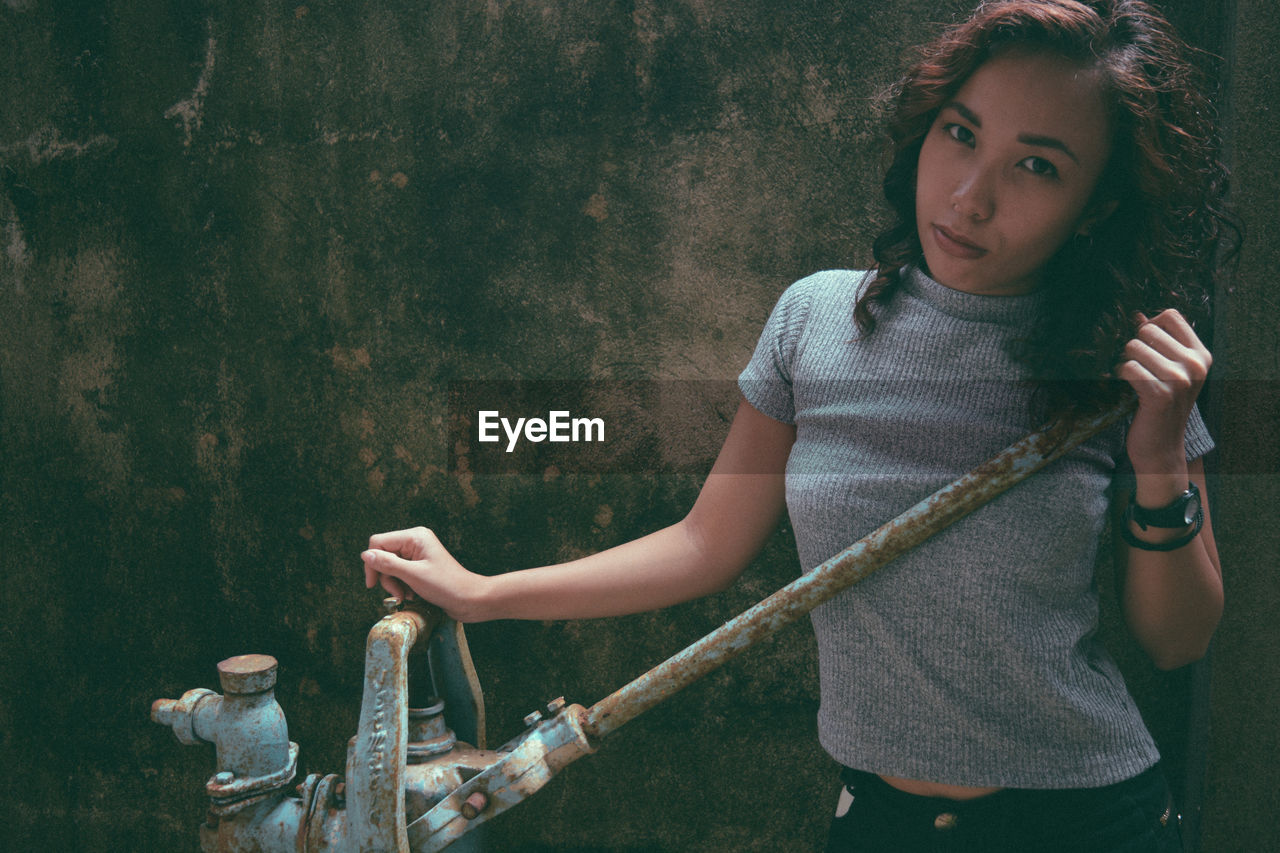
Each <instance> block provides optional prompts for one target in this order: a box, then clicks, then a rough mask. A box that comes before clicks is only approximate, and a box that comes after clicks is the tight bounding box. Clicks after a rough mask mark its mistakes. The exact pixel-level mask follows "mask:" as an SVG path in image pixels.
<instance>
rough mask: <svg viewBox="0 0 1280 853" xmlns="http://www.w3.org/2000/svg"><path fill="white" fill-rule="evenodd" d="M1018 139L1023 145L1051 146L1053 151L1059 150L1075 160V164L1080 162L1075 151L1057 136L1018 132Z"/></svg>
mask: <svg viewBox="0 0 1280 853" xmlns="http://www.w3.org/2000/svg"><path fill="white" fill-rule="evenodd" d="M1018 141H1019V142H1021V143H1022V144H1023V145H1035V146H1037V147H1039V148H1052V149H1054V150H1055V151H1061V152H1062V153H1063V154H1066V155H1067V156H1068V157H1070V158H1071V159H1072V160H1075V161H1076V163H1077V164H1079V163H1080V158H1079V157H1077V156H1076V154H1075V152H1074V151H1072V150H1071V146H1069V145H1067V143H1065V142H1063V141H1062V140H1061V139H1058V138H1057V137H1053V136H1036V135H1035V134H1031V133H1020V134H1018Z"/></svg>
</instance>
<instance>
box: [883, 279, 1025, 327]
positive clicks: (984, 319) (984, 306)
mask: <svg viewBox="0 0 1280 853" xmlns="http://www.w3.org/2000/svg"><path fill="white" fill-rule="evenodd" d="M902 284H903V287H904V289H905V290H906V291H907V293H910V294H911V295H912V296H914V297H915V298H917V299H919V300H921V301H922V302H924V303H926V304H928V305H930V306H932V307H933V308H935V309H937V310H938V311H941V312H942V313H943V314H946V315H948V316H951V317H956V318H959V319H961V320H973V321H976V322H979V323H997V324H999V325H1002V326H1026V325H1028V324H1030V323H1031V322H1032V321H1034V320H1035V318H1036V315H1037V313H1038V312H1039V310H1040V307H1041V306H1042V305H1043V304H1044V294H1043V293H1042V292H1040V291H1033V292H1031V293H1026V294H1021V295H1018V296H987V295H979V294H975V293H966V292H965V291H963V290H955V289H953V288H950V287H947V286H946V285H945V284H941V283H940V282H937V281H935V280H934V279H932V278H930V277H929V275H928V274H927V273H925V272H924V270H922V269H920V267H919V266H916V265H911V266H907V267H904V268H903V270H902Z"/></svg>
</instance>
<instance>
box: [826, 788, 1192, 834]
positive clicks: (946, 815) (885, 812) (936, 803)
mask: <svg viewBox="0 0 1280 853" xmlns="http://www.w3.org/2000/svg"><path fill="white" fill-rule="evenodd" d="M840 778H841V781H843V782H844V784H845V788H846V789H848V791H849V793H850V794H852V795H853V804H852V805H851V806H850V807H849V811H848V812H847V813H846V814H844V815H843V816H841V817H838V818H836V819H835V820H834V821H833V822H832V824H831V832H830V835H829V836H828V839H827V853H1181V850H1182V843H1181V840H1180V838H1179V834H1178V818H1177V814H1176V812H1175V810H1174V808H1173V801H1172V798H1171V797H1170V795H1169V786H1168V784H1167V783H1166V782H1165V778H1164V774H1163V773H1162V772H1161V771H1160V769H1159V768H1158V767H1153V768H1151V769H1150V770H1147V771H1145V772H1143V773H1141V774H1139V775H1137V776H1135V777H1134V778H1132V779H1128V780H1126V781H1124V782H1118V783H1116V784H1115V785H1107V786H1105V787H1102V788H1074V789H1067V790H1048V791H1045V790H1030V789H1024V788H1007V789H1005V790H1002V791H997V792H996V793H994V794H991V795H990V796H986V797H979V798H977V799H973V800H947V799H934V798H932V797H918V796H915V795H914V794H907V793H905V792H903V791H899V790H898V789H896V788H894V787H892V786H890V785H889V784H888V783H886V782H885V781H884V780H883V779H881V778H880V777H878V776H876V775H874V774H871V773H863V772H861V771H857V770H850V769H848V768H846V769H845V770H844V772H843V773H842V774H841V776H840Z"/></svg>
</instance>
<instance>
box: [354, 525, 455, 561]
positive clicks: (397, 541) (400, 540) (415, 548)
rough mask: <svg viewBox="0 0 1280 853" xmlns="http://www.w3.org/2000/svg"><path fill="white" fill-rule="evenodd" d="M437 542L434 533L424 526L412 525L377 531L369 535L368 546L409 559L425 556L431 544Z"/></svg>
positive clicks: (418, 558)
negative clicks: (410, 526)
mask: <svg viewBox="0 0 1280 853" xmlns="http://www.w3.org/2000/svg"><path fill="white" fill-rule="evenodd" d="M437 542H439V540H438V539H436V535H435V534H434V533H432V532H431V531H430V530H429V529H427V528H425V527H412V528H409V529H408V530H392V531H389V532H387V533H377V534H374V535H373V536H370V537H369V547H370V548H371V549H376V550H379V551H389V552H390V553H393V554H399V555H400V556H402V557H406V558H408V559H410V560H420V559H422V558H423V557H426V556H427V555H428V553H429V552H430V550H431V548H432V546H433V545H434V544H435V543H437Z"/></svg>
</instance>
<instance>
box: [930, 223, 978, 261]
mask: <svg viewBox="0 0 1280 853" xmlns="http://www.w3.org/2000/svg"><path fill="white" fill-rule="evenodd" d="M933 239H934V242H935V243H937V244H938V248H939V249H941V250H942V251H944V252H946V253H947V254H948V255H951V256H952V257H954V258H961V259H962V260H966V261H972V260H976V259H978V258H980V257H982V256H983V255H985V254H986V253H987V250H986V249H984V248H982V247H981V246H976V245H974V244H973V243H970V242H969V241H968V240H966V239H964V238H963V237H961V236H960V235H959V234H956V233H955V232H954V231H951V230H948V229H947V228H944V227H942V226H941V225H934V226H933Z"/></svg>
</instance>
